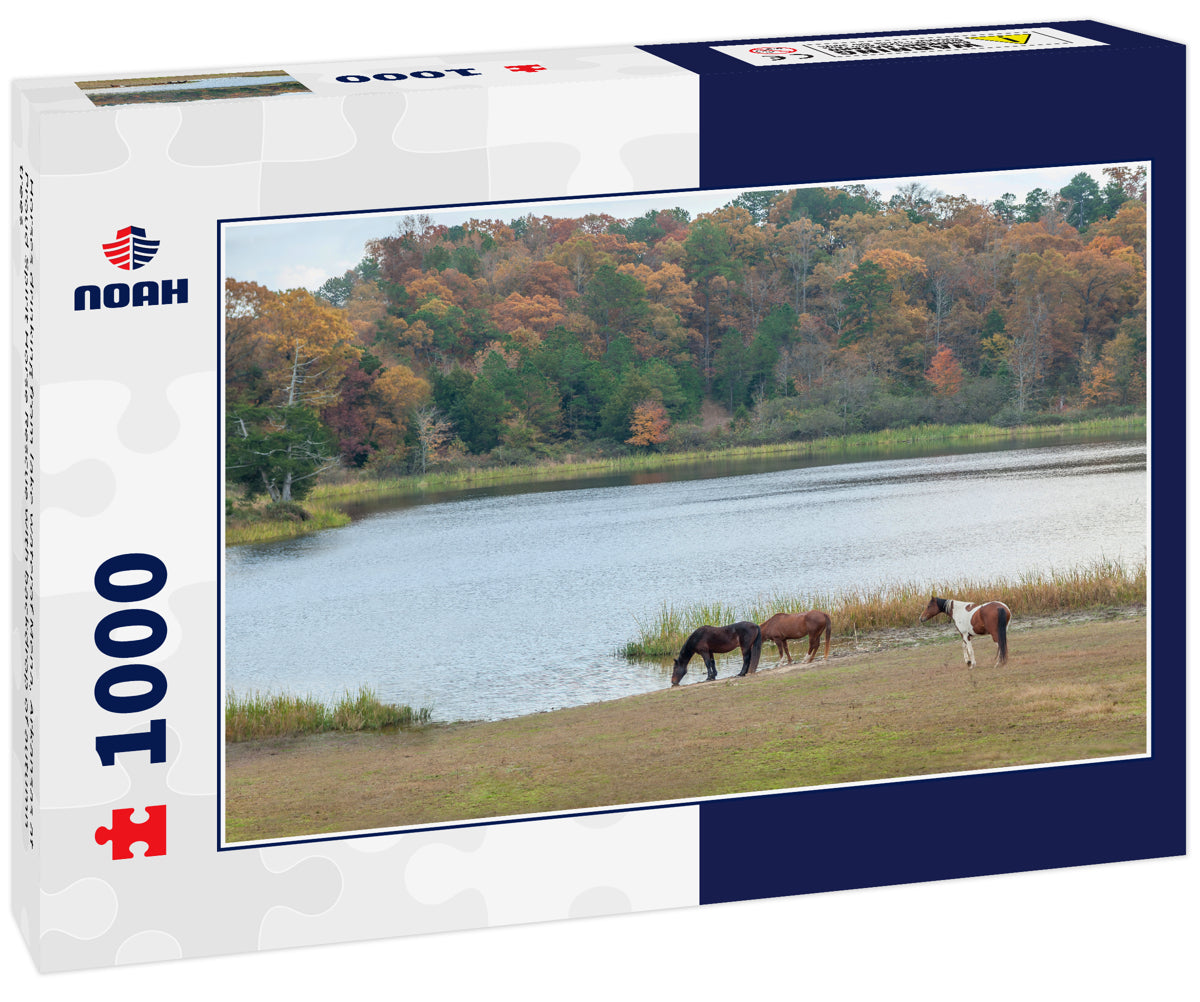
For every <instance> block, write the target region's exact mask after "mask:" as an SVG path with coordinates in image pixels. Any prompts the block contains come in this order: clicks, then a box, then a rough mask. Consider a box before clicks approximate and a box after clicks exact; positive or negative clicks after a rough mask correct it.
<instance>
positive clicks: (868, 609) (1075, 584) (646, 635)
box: [621, 559, 1146, 658]
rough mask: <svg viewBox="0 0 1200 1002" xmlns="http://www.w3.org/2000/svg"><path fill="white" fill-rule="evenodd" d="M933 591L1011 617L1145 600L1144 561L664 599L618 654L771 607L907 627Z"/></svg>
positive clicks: (658, 653)
mask: <svg viewBox="0 0 1200 1002" xmlns="http://www.w3.org/2000/svg"><path fill="white" fill-rule="evenodd" d="M934 594H936V595H939V596H941V597H943V598H964V599H970V600H972V601H988V600H991V599H1002V600H1003V601H1004V602H1005V603H1006V604H1007V605H1008V606H1009V608H1011V609H1012V612H1013V618H1014V619H1018V618H1020V617H1022V616H1047V615H1061V614H1063V613H1069V612H1077V611H1081V610H1085V609H1097V608H1106V607H1116V606H1130V605H1144V604H1145V602H1146V564H1145V562H1142V563H1140V564H1138V565H1136V566H1133V567H1127V566H1125V565H1124V564H1121V563H1120V562H1118V561H1116V560H1107V559H1100V560H1095V561H1093V562H1091V563H1088V564H1083V565H1081V566H1078V567H1073V568H1069V569H1066V570H1055V571H1030V572H1028V573H1025V574H1022V575H1019V576H1017V577H1001V578H986V579H975V578H958V579H955V580H946V581H920V582H917V581H906V582H890V583H882V584H877V585H868V586H863V587H859V588H851V589H846V590H843V591H839V592H816V591H814V592H799V593H789V592H780V591H775V592H771V593H768V594H765V595H762V596H759V598H758V599H756V600H755V601H754V602H751V603H749V604H746V605H733V604H729V603H724V602H704V603H695V604H691V605H683V606H673V605H664V606H663V607H662V608H661V609H659V611H658V612H657V613H656V614H655V615H653V616H652V617H650V618H648V619H647V620H645V621H641V620H637V621H636V625H637V636H636V637H635V638H634V639H633V640H631V641H630V642H629V643H627V644H626V645H625V646H624V647H623V648H621V653H622V654H624V655H625V656H626V657H629V658H640V657H666V656H667V655H670V654H675V653H677V652H678V651H679V649H680V648H681V647H682V646H683V642H684V641H685V640H686V639H687V638H688V635H689V634H690V633H691V632H692V631H693V630H695V629H696V628H697V627H699V626H704V625H706V624H707V625H712V626H717V625H724V624H728V623H736V622H739V621H741V620H751V621H753V622H755V623H762V622H764V621H765V620H767V619H769V618H770V617H771V616H773V615H774V614H775V613H777V612H804V611H806V610H808V609H823V610H824V611H826V612H828V613H829V615H830V616H831V617H832V618H833V632H834V635H835V636H848V635H854V634H855V633H856V632H857V633H870V632H872V631H874V630H884V629H895V628H898V627H907V626H912V625H913V624H914V623H916V621H917V618H918V617H919V616H920V614H921V612H922V611H923V610H924V608H925V605H926V603H928V601H929V596H930V595H934Z"/></svg>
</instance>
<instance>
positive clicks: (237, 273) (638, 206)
mask: <svg viewBox="0 0 1200 1002" xmlns="http://www.w3.org/2000/svg"><path fill="white" fill-rule="evenodd" d="M1103 166H1105V165H1094V166H1069V167H1047V168H1038V169H1031V170H1015V171H987V172H981V173H976V174H935V175H928V176H924V177H916V178H909V177H904V178H887V179H884V180H873V181H863V182H853V183H855V184H858V183H862V184H865V185H866V186H867V187H868V188H875V189H878V190H879V191H880V192H881V194H882V196H883V200H884V201H885V202H886V201H887V200H888V199H889V198H890V197H891V195H892V194H894V193H895V191H896V190H897V189H898V188H900V187H901V186H902V185H905V184H908V183H910V182H912V181H919V182H921V183H922V184H924V185H926V186H927V187H929V188H932V189H935V190H936V191H940V192H944V193H945V194H948V195H966V196H967V197H969V198H971V199H973V200H975V201H981V202H992V201H994V200H995V199H997V198H1000V197H1001V196H1002V195H1004V194H1005V193H1006V192H1011V193H1012V194H1014V195H1016V197H1017V201H1018V202H1020V201H1023V200H1024V198H1025V195H1026V194H1027V193H1028V192H1030V191H1032V190H1033V189H1034V188H1043V189H1045V190H1046V191H1058V190H1059V189H1060V188H1062V187H1063V186H1064V185H1066V184H1067V182H1069V181H1070V180H1071V178H1072V177H1074V176H1075V175H1076V174H1078V173H1080V172H1081V171H1086V172H1087V173H1089V174H1091V175H1093V176H1094V177H1095V178H1096V180H1097V181H1098V182H1099V183H1100V184H1101V186H1103V185H1104V184H1105V183H1106V182H1107V178H1105V177H1104V176H1103V174H1102V173H1101V170H1102V167H1103ZM829 183H830V184H838V183H839V182H829ZM841 183H844V182H841ZM804 186H805V187H815V186H819V185H817V184H814V183H811V182H806V184H805V185H804ZM773 187H776V188H784V187H787V185H775V186H773ZM743 190H745V189H741V188H734V189H722V190H720V191H702V192H691V193H677V194H667V195H663V194H658V195H634V196H623V197H619V198H609V199H587V198H583V199H570V200H558V201H553V202H518V203H507V204H503V205H489V206H483V207H480V206H474V207H470V206H468V207H463V208H455V209H441V210H427V209H421V208H409V209H402V210H399V211H392V212H384V213H378V214H374V213H373V214H348V215H341V216H337V215H335V216H321V217H315V218H305V219H284V220H270V221H263V222H257V221H256V222H243V223H234V224H229V225H227V226H226V227H225V228H224V230H225V251H224V261H225V274H226V276H228V277H230V278H236V279H238V280H239V281H243V282H258V283H259V284H260V285H264V286H266V287H267V288H268V289H274V290H276V291H280V290H283V289H296V288H303V289H311V290H316V289H317V288H319V287H320V286H321V285H322V284H324V282H325V280H326V279H329V278H333V277H336V276H339V275H342V274H344V273H345V272H346V271H347V270H348V269H350V268H353V267H354V266H355V265H356V264H358V262H359V261H361V260H362V258H363V249H364V246H365V245H366V242H367V241H368V240H371V239H374V238H377V237H385V236H389V235H391V234H392V233H394V232H395V230H396V223H397V221H398V220H399V219H400V217H401V216H405V215H410V214H413V213H415V212H427V213H428V214H429V215H430V216H432V217H433V219H434V222H436V223H442V224H444V225H447V226H453V225H455V224H457V223H462V222H465V221H466V220H468V219H471V218H476V219H487V218H493V219H495V218H499V219H504V220H510V219H515V218H518V217H520V216H523V215H526V214H527V213H533V214H534V215H557V216H566V215H571V216H582V215H586V214H588V213H608V214H609V215H611V216H615V217H616V218H618V219H628V218H634V217H637V216H641V215H644V214H645V213H646V212H647V211H648V210H650V209H652V208H654V209H665V208H673V207H675V206H678V207H681V208H684V209H687V210H688V211H689V212H690V213H691V214H692V217H693V218H694V217H695V216H697V215H699V214H700V213H702V212H710V211H712V210H713V209H718V208H720V207H721V206H722V205H725V204H727V203H728V202H729V201H731V200H732V199H734V198H736V197H737V196H738V195H739V194H740V193H741V192H742V191H743Z"/></svg>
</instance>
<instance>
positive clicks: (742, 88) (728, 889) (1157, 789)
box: [216, 22, 1186, 903]
mask: <svg viewBox="0 0 1200 1002" xmlns="http://www.w3.org/2000/svg"><path fill="white" fill-rule="evenodd" d="M1030 26H1043V24H1039V25H1032V24H1031V25H1030ZM1044 26H1047V27H1058V28H1062V29H1063V30H1065V31H1069V32H1072V33H1074V34H1079V35H1084V36H1086V37H1091V38H1095V39H1097V40H1101V41H1106V42H1107V43H1108V44H1107V45H1105V46H1097V47H1089V48H1082V49H1074V50H1071V49H1054V50H1049V51H1046V52H1041V53H1037V54H1033V53H1030V54H1026V55H1024V56H1021V57H1019V58H1015V59H1014V58H1011V57H1005V56H1003V55H998V56H996V57H992V56H988V55H972V56H970V57H964V58H962V59H948V58H945V57H910V58H906V59H903V60H886V59H885V60H877V61H875V60H872V61H866V62H856V63H852V64H840V65H839V64H823V65H821V66H810V67H793V68H787V67H769V68H761V67H750V66H748V65H747V64H744V63H740V62H739V61H737V60H734V59H733V58H732V57H728V56H725V55H724V54H721V53H716V52H713V51H712V50H711V48H710V46H712V45H721V44H737V41H738V40H732V41H729V42H706V43H688V44H682V45H666V46H643V47H642V48H643V49H645V51H647V52H650V53H652V54H655V55H659V56H662V57H663V58H667V59H670V60H671V61H673V62H675V63H676V64H677V65H680V66H684V67H686V68H688V69H693V70H694V71H696V72H698V73H701V81H700V91H701V129H700V134H701V178H700V180H701V185H700V187H699V188H689V189H666V190H663V191H657V192H655V191H649V192H614V193H610V194H605V193H597V194H594V195H587V196H562V197H558V198H537V199H525V200H521V201H511V200H507V201H492V202H473V203H470V204H471V205H473V206H474V205H480V206H484V205H513V206H517V205H522V204H534V203H544V202H555V201H579V200H584V199H601V198H610V197H617V196H620V195H625V196H629V195H636V194H669V193H678V194H684V193H690V192H695V191H698V190H706V189H715V188H752V187H761V186H771V185H788V186H792V185H800V184H804V183H806V182H819V181H828V182H831V183H834V182H846V181H854V180H861V179H868V178H885V177H906V176H923V175H936V174H947V173H968V172H977V171H989V172H990V171H998V170H1006V169H1018V168H1025V167H1049V166H1063V165H1075V164H1078V165H1085V164H1092V163H1119V162H1143V161H1149V162H1151V163H1152V172H1151V236H1152V249H1151V255H1152V264H1151V287H1150V296H1151V303H1152V311H1153V312H1152V324H1153V333H1152V335H1151V343H1152V345H1153V346H1155V347H1157V349H1158V350H1159V351H1160V352H1170V363H1169V364H1163V363H1162V362H1160V363H1159V364H1158V365H1157V366H1154V367H1153V380H1152V394H1153V396H1152V406H1151V413H1150V420H1151V427H1152V429H1153V433H1152V439H1151V468H1150V471H1151V484H1152V491H1153V510H1152V519H1153V521H1154V523H1155V524H1157V525H1158V526H1163V525H1167V526H1170V527H1171V532H1170V533H1169V534H1168V533H1165V532H1163V531H1161V529H1160V530H1159V531H1158V532H1156V533H1155V534H1154V537H1153V538H1152V541H1151V566H1152V569H1153V578H1152V585H1151V587H1152V589H1158V590H1160V591H1164V592H1165V591H1170V592H1172V593H1174V594H1176V595H1178V594H1180V593H1183V592H1184V587H1185V582H1184V553H1185V548H1184V545H1183V539H1182V533H1183V526H1184V508H1185V498H1184V469H1183V461H1182V458H1181V457H1182V456H1183V455H1184V402H1185V399H1186V394H1185V386H1184V365H1183V364H1182V356H1183V352H1184V345H1183V342H1182V336H1183V331H1184V330H1185V303H1184V288H1185V281H1184V277H1185V276H1184V272H1185V257H1184V254H1185V247H1184V226H1183V220H1184V212H1183V198H1184V191H1185V183H1184V182H1185V177H1184V168H1185V151H1184V49H1183V47H1182V46H1180V45H1177V44H1175V43H1169V42H1163V41H1161V40H1158V39H1153V38H1150V37H1148V36H1144V35H1138V34H1136V33H1133V32H1127V31H1123V30H1121V29H1116V28H1110V27H1108V26H1104V25H1098V24H1096V23H1095V22H1066V23H1049V24H1044ZM961 30H971V31H985V30H990V31H995V30H999V29H996V28H994V27H992V28H973V29H961ZM915 33H917V32H874V33H859V35H858V36H854V35H849V36H836V37H863V36H864V35H870V36H875V35H889V34H890V35H904V34H915ZM789 37H802V36H789ZM810 37H814V36H810ZM823 37H831V36H823ZM742 41H748V40H742ZM733 64H736V66H734V65H733ZM1063 92H1066V93H1069V94H1070V96H1071V100H1070V101H1064V102H1063V103H1062V107H1063V110H1062V113H1061V114H1055V113H1054V110H1053V108H1054V106H1053V103H1052V102H1048V101H1047V98H1048V97H1049V96H1052V95H1054V94H1055V93H1063ZM821 93H835V94H838V95H839V102H838V104H839V112H840V113H824V112H818V111H817V110H816V109H817V108H819V107H820V106H821V100H820V94H821ZM896 94H905V95H915V97H913V98H912V99H911V100H907V101H898V102H897V101H895V100H894V97H895V95H896ZM1084 101H1086V107H1087V108H1088V109H1092V111H1091V112H1090V114H1089V113H1087V112H1084V111H1081V110H1080V103H1081V102H1084ZM1048 105H1049V106H1048ZM915 108H920V109H922V112H921V113H918V112H915V111H914V110H913V109H915ZM452 207H456V204H445V205H427V206H416V207H407V208H406V207H398V208H395V209H372V210H362V211H359V212H336V211H334V212H313V213H306V214H302V215H291V216H269V217H242V218H238V219H223V220H219V221H218V223H217V244H218V275H219V276H221V280H222V281H223V279H224V276H223V272H222V271H221V254H220V244H221V229H222V227H223V226H224V225H225V224H227V223H233V222H244V221H251V220H266V219H282V218H306V217H316V216H327V215H368V214H373V213H376V212H399V211H416V210H434V209H442V208H452ZM222 302H223V295H222V296H221V297H218V307H217V308H218V317H217V321H218V329H219V324H220V319H221V317H220V312H221V309H222ZM1151 350H1152V352H1153V351H1154V347H1152V349H1151ZM218 371H219V372H223V371H224V362H223V345H222V344H220V339H218ZM219 400H220V388H218V411H219ZM218 424H219V426H221V425H223V422H222V421H221V420H220V415H219V413H218ZM221 433H223V432H221ZM219 456H220V453H218V463H219V462H220V459H219ZM218 497H219V499H220V504H219V506H218V510H219V512H220V516H219V517H222V518H223V511H224V504H223V497H224V474H223V470H218ZM218 533H219V530H218ZM219 540H220V536H219V534H218V543H219ZM220 549H221V548H220V546H219V545H218V551H220ZM217 559H218V582H220V580H221V573H222V571H223V561H224V554H223V552H218V555H217ZM220 598H221V595H220V585H219V584H218V610H220ZM1150 650H1151V661H1152V665H1153V667H1154V672H1153V688H1152V692H1151V703H1150V706H1149V708H1148V709H1149V714H1148V719H1149V720H1150V721H1151V724H1152V728H1153V730H1152V741H1153V744H1152V748H1151V751H1152V754H1151V755H1150V756H1149V757H1144V758H1136V759H1125V760H1120V761H1109V762H1094V763H1092V762H1089V763H1079V764H1071V765H1047V766H1037V767H1032V768H1027V769H1015V770H1005V771H1000V772H990V773H983V774H965V775H957V776H949V777H941V778H931V779H906V780H902V781H896V782H885V783H877V784H867V785H858V786H851V787H840V788H832V789H813V790H802V791H798V792H794V793H762V794H747V795H746V796H741V797H732V798H727V799H719V800H701V801H684V802H678V803H676V802H673V803H672V804H671V805H669V806H672V807H674V806H690V805H697V806H698V807H699V812H700V898H701V902H702V903H709V902H718V901H732V900H740V899H745V898H756V897H770V896H778V895H786V894H798V893H812V892H818V891H826V890H838V889H844V888H851V887H865V886H877V885H884V884H895V883H907V882H915V881H925V880H939V879H947V878H953V877H964V876H977V875H982V874H991V873H1003V872H1013V871H1019V870H1031V869H1043V868H1049V867H1061V866H1075V865H1084V864H1091V863H1101V862H1112V861H1117V860H1126V859H1140V858H1150V857H1156V856H1170V855H1180V854H1183V853H1184V852H1185V851H1186V820H1185V789H1184V780H1185V758H1184V756H1185V720H1184V706H1185V678H1184V665H1185V650H1184V642H1183V635H1182V632H1181V631H1176V630H1163V629H1161V628H1158V629H1155V630H1154V631H1153V632H1152V634H1151V637H1150ZM218 656H219V654H218ZM219 667H220V666H219V665H218V668H219ZM220 679H221V673H220V671H219V670H218V672H217V680H218V705H219V706H223V705H224V696H223V693H222V692H221V691H220V688H221V683H220ZM218 734H219V725H218ZM223 752H224V749H223V747H221V742H220V741H218V755H217V771H218V777H217V791H218V798H219V802H220V803H222V804H223V796H224V790H223V783H222V760H223ZM657 809H659V807H658V806H646V805H638V806H632V807H622V808H614V809H607V810H606V809H603V808H601V809H597V810H591V811H574V812H564V813H561V814H549V815H538V816H537V817H538V819H543V818H561V817H578V816H581V815H587V814H597V813H615V812H621V813H624V812H627V811H640V810H657ZM525 820H528V819H524V818H513V819H498V820H494V821H480V822H463V823H459V824H448V825H439V826H431V827H421V828H397V829H395V830H391V829H389V830H381V831H377V832H374V831H373V832H368V833H362V834H337V835H331V836H313V837H305V838H299V839H291V840H283V841H271V842H247V843H244V844H243V843H232V844H229V845H222V844H221V842H222V839H223V832H222V831H221V830H220V824H221V816H220V815H218V818H217V825H218V831H217V833H216V834H217V848H218V850H235V849H241V848H263V847H265V846H274V845H291V844H299V843H308V842H319V841H340V840H344V839H348V838H365V837H372V836H374V835H388V834H395V833H396V832H403V831H436V830H442V829H445V828H463V827H478V826H481V825H490V824H519V823H523V822H524V821H525ZM749 846H753V849H752V851H747V847H749ZM733 847H742V848H733Z"/></svg>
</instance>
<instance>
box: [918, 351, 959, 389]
mask: <svg viewBox="0 0 1200 1002" xmlns="http://www.w3.org/2000/svg"><path fill="white" fill-rule="evenodd" d="M925 378H926V379H928V380H929V381H930V382H931V383H932V384H933V392H934V393H936V394H937V395H938V396H939V397H952V396H954V394H956V393H957V392H958V391H959V390H960V389H962V381H963V371H962V366H961V365H959V364H958V359H957V358H955V357H954V352H953V351H951V350H950V346H949V345H942V347H941V348H940V349H939V350H938V353H937V354H936V355H934V356H933V362H932V364H931V365H930V366H929V368H928V369H927V370H926V371H925Z"/></svg>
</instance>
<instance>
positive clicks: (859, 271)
mask: <svg viewBox="0 0 1200 1002" xmlns="http://www.w3.org/2000/svg"><path fill="white" fill-rule="evenodd" d="M837 284H838V285H839V287H840V288H841V290H842V291H843V292H844V294H845V297H846V298H845V305H844V306H843V307H842V318H843V320H844V321H845V322H846V325H847V330H845V331H844V332H843V334H842V337H841V342H840V343H841V344H842V345H847V344H851V343H853V342H855V341H859V340H861V339H863V338H869V337H870V336H871V335H872V334H874V333H875V327H876V324H877V323H878V320H879V313H880V311H881V310H882V308H883V305H884V303H886V302H887V300H888V298H889V297H890V296H891V292H892V285H891V282H889V281H888V276H887V272H886V271H885V270H884V268H883V266H882V265H879V264H876V263H875V262H874V261H863V262H862V263H861V264H859V265H858V267H856V268H855V269H854V270H853V271H851V272H850V274H849V275H847V276H846V277H845V278H842V279H839V280H838V283H837Z"/></svg>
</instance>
